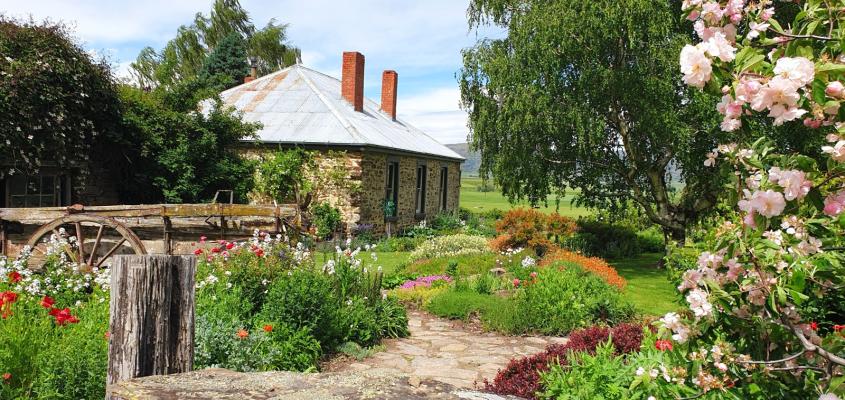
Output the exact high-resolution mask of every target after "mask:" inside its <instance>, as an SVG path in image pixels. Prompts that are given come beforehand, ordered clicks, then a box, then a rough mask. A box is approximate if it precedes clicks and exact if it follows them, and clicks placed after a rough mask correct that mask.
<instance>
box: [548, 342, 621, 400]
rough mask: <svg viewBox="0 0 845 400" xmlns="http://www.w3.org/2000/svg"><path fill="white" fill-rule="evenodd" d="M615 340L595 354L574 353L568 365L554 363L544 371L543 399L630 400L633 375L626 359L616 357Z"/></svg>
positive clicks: (568, 358)
mask: <svg viewBox="0 0 845 400" xmlns="http://www.w3.org/2000/svg"><path fill="white" fill-rule="evenodd" d="M614 352H615V349H614V347H613V343H612V342H611V341H609V340H608V341H606V342H604V343H602V344H600V345H599V346H598V347H596V352H595V354H594V355H593V354H590V353H588V352H580V351H579V352H571V353H569V355H568V356H567V361H568V365H566V366H561V365H560V364H558V363H554V364H552V365H551V368H549V371H548V372H543V373H541V374H540V376H541V384H542V386H543V388H544V389H545V390H543V391H542V393H540V395H539V396H538V397H540V398H543V399H606V400H613V399H627V398H628V397H626V394H627V389H628V385H630V383H631V381H632V380H633V378H632V375H633V374H632V373H631V371H630V368H629V367H628V366H627V365H626V364H625V362H624V358H623V356H617V355H614Z"/></svg>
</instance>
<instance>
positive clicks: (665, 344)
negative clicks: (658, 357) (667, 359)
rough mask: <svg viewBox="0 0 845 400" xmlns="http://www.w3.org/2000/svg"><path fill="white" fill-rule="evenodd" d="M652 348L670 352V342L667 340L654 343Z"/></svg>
mask: <svg viewBox="0 0 845 400" xmlns="http://www.w3.org/2000/svg"><path fill="white" fill-rule="evenodd" d="M654 347H655V348H656V349H657V350H660V351H666V350H672V342H670V341H668V340H658V341H656V342H654Z"/></svg>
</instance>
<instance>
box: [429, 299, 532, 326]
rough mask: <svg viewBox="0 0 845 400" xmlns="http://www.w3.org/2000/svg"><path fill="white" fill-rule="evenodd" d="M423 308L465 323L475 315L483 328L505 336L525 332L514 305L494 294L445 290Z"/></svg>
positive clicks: (510, 301)
mask: <svg viewBox="0 0 845 400" xmlns="http://www.w3.org/2000/svg"><path fill="white" fill-rule="evenodd" d="M425 308H426V310H427V311H428V312H430V313H432V314H434V315H437V316H439V317H443V318H450V319H461V320H466V319H468V318H469V317H470V316H472V315H478V317H479V318H480V319H481V322H482V323H483V324H484V326H485V328H487V329H491V330H496V331H500V332H504V333H519V332H522V331H523V330H524V328H523V322H522V321H521V320H520V312H519V311H518V309H517V308H516V304H515V303H514V302H513V301H512V300H510V299H507V298H504V297H499V296H496V295H490V294H480V293H475V292H467V291H457V290H446V291H443V292H441V293H439V294H437V295H436V296H434V297H432V298H431V301H429V302H428V304H427V305H426V306H425Z"/></svg>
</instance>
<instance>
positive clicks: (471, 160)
mask: <svg viewBox="0 0 845 400" xmlns="http://www.w3.org/2000/svg"><path fill="white" fill-rule="evenodd" d="M446 147H448V148H450V149H452V150H453V151H454V152H455V153H458V154H460V155H461V157H463V158H466V161H464V163H463V164H461V172H463V173H464V174H465V175H466V174H468V175H478V168H479V167H480V166H481V154H480V153H479V152H477V151H472V150H470V148H469V143H455V144H447V145H446Z"/></svg>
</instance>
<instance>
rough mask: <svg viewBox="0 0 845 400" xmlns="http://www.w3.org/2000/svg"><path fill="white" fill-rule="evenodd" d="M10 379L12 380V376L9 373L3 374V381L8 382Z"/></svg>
mask: <svg viewBox="0 0 845 400" xmlns="http://www.w3.org/2000/svg"><path fill="white" fill-rule="evenodd" d="M10 379H12V374H11V373H10V372H6V373H5V374H3V380H4V381H8V380H10Z"/></svg>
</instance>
